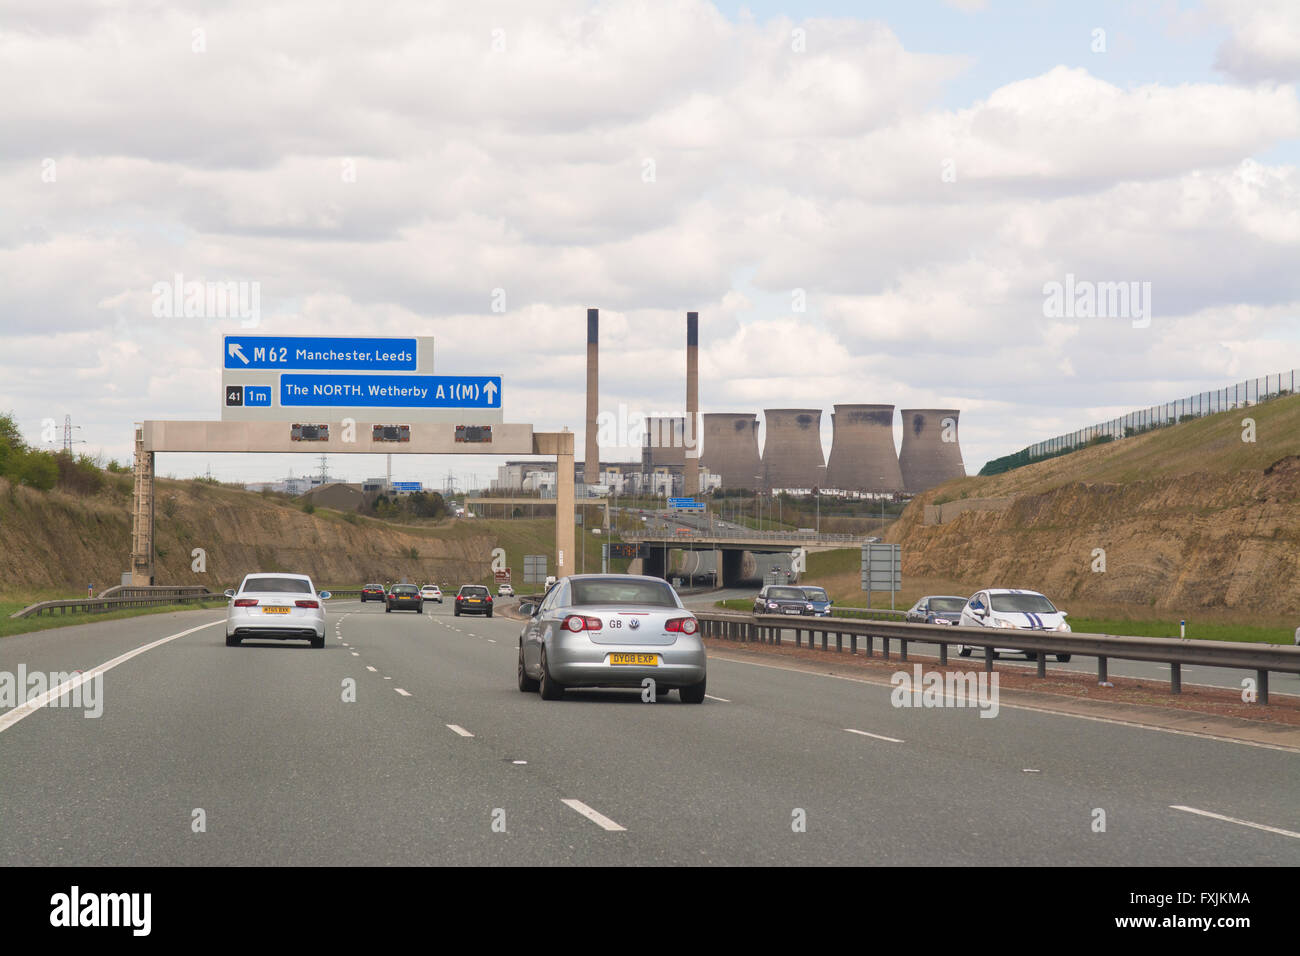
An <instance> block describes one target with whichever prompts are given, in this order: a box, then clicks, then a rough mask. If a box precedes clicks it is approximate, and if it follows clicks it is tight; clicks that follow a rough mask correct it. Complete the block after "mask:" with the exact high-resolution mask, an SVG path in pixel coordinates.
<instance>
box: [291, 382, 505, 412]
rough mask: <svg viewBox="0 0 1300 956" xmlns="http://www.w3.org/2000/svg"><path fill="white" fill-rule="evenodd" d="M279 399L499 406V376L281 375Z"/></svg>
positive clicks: (343, 403)
mask: <svg viewBox="0 0 1300 956" xmlns="http://www.w3.org/2000/svg"><path fill="white" fill-rule="evenodd" d="M280 404H281V405H282V406H285V407H290V406H294V405H307V406H312V407H317V408H323V407H328V406H331V405H336V406H340V407H344V408H348V407H375V408H500V407H501V376H500V375H290V374H284V375H281V376H280Z"/></svg>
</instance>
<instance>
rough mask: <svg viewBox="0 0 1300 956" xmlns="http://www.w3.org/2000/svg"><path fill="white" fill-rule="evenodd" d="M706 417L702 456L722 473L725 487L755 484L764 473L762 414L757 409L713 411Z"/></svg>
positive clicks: (751, 485) (712, 469) (718, 473)
mask: <svg viewBox="0 0 1300 956" xmlns="http://www.w3.org/2000/svg"><path fill="white" fill-rule="evenodd" d="M702 417H703V418H704V448H703V457H702V460H703V461H704V464H705V465H707V466H708V469H709V471H711V472H713V474H715V475H721V476H722V487H723V488H733V489H739V488H751V489H752V488H753V487H754V486H755V485H756V484H758V483H759V481H760V479H757V478H755V477H754V476H755V475H761V474H762V473H763V461H762V459H761V458H759V456H758V418H757V417H756V416H755V415H754V413H753V412H710V413H709V414H707V415H704V416H702Z"/></svg>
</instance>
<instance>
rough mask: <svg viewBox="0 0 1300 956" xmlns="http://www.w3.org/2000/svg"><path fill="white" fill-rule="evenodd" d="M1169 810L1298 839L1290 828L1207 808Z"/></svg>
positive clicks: (1174, 807)
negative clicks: (1231, 815)
mask: <svg viewBox="0 0 1300 956" xmlns="http://www.w3.org/2000/svg"><path fill="white" fill-rule="evenodd" d="M1169 809H1170V810H1182V811H1183V812H1184V813H1195V814H1196V815H1197V816H1202V817H1210V818H1211V819H1214V820H1223V821H1224V822H1225V823H1235V824H1237V825H1239V826H1243V827H1253V828H1254V829H1256V830H1264V831H1266V832H1268V833H1276V834H1278V835H1279V836H1289V837H1292V838H1293V839H1296V840H1300V833H1294V832H1292V831H1291V830H1282V829H1279V828H1278V827H1270V826H1268V825H1267V824H1264V823H1251V822H1250V821H1249V820H1238V819H1237V818H1236V817H1225V816H1224V815H1223V814H1222V813H1211V812H1210V811H1209V810H1197V809H1196V808H1195V807H1182V806H1175V805H1174V804H1170V805H1169Z"/></svg>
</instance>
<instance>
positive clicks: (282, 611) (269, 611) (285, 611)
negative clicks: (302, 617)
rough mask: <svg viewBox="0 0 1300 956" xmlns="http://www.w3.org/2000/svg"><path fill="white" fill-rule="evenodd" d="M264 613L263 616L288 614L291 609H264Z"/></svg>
mask: <svg viewBox="0 0 1300 956" xmlns="http://www.w3.org/2000/svg"><path fill="white" fill-rule="evenodd" d="M262 613H263V614H288V613H289V609H288V608H287V607H264V608H262Z"/></svg>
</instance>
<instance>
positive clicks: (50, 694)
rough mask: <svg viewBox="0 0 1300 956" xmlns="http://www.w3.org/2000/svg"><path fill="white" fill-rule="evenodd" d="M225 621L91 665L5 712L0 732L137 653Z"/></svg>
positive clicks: (1, 719) (213, 622)
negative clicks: (87, 668)
mask: <svg viewBox="0 0 1300 956" xmlns="http://www.w3.org/2000/svg"><path fill="white" fill-rule="evenodd" d="M225 623H226V622H225V619H224V618H223V619H222V620H220V621H212V622H211V623H209V624H200V625H199V626H198V627H192V628H190V629H189V630H188V631H181V632H180V633H178V634H171V635H169V636H167V637H163V638H159V639H158V640H156V641H153V642H152V643H150V644H142V645H141V646H139V647H137V648H136V649H135V650H133V651H127V652H126V653H125V654H122V655H121V656H119V657H115V658H113V659H112V660H111V661H105V662H104V663H103V664H100V665H99V666H98V667H92V668H91V669H90V670H88V671H85V672H84V673H81V674H78V675H77V676H76V677H73V678H71V679H70V680H65V681H64V682H63V683H62V684H60V685H59V686H58V687H53V688H51V689H50V690H47V691H46V692H45V693H44V694H41V695H40V696H38V697H34V698H33V699H31V700H29V701H27V702H26V703H25V704H23V705H22V706H21V707H15V708H14V709H13V710H11V711H9V713H7V714H5V715H4V716H3V717H0V733H3V732H4V731H6V730H8V729H9V728H10V727H12V726H13V725H14V724H16V723H18V721H20V720H22V719H23V718H24V717H30V716H31V715H32V714H34V713H36V711H38V710H40V709H41V708H42V707H44V706H45V705H46V704H48V703H49V702H50V701H52V700H57V699H58V698H60V697H62V696H63V695H64V694H67V693H71V691H72V689H73V688H74V687H80V686H81V685H82V684H84V683H85V682H86V681H88V680H91V679H92V678H94V677H97V676H99V675H100V674H104V673H106V672H108V671H111V670H112V669H113V668H114V667H116V666H117V665H118V664H125V663H126V662H127V661H129V660H130V659H131V658H133V657H138V656H139V655H141V654H143V653H144V652H145V651H151V650H153V649H154V648H155V647H160V646H161V645H163V644H166V643H167V642H169V641H174V640H176V639H177V638H179V637H185V636H186V635H187V634H193V633H194V632H195V631H201V630H203V629H204V628H205V627H216V626H217V625H218V624H225Z"/></svg>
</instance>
